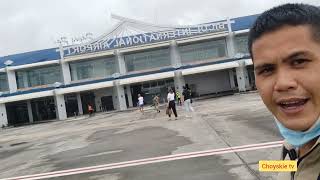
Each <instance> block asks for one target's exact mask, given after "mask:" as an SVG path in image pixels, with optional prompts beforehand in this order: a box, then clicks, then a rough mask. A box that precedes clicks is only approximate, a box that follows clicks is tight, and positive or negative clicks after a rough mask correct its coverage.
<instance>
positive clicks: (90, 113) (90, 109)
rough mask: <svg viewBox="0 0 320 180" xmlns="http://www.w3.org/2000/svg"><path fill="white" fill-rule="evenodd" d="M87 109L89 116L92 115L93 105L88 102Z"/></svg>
mask: <svg viewBox="0 0 320 180" xmlns="http://www.w3.org/2000/svg"><path fill="white" fill-rule="evenodd" d="M88 111H89V116H92V114H93V107H92V105H91V104H88Z"/></svg>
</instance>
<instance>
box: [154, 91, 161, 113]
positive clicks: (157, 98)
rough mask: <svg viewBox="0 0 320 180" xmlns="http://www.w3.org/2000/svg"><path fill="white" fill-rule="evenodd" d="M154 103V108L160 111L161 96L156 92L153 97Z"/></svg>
mask: <svg viewBox="0 0 320 180" xmlns="http://www.w3.org/2000/svg"><path fill="white" fill-rule="evenodd" d="M153 105H154V108H155V110H156V111H157V112H158V113H160V109H159V96H158V95H157V94H156V95H154V97H153Z"/></svg>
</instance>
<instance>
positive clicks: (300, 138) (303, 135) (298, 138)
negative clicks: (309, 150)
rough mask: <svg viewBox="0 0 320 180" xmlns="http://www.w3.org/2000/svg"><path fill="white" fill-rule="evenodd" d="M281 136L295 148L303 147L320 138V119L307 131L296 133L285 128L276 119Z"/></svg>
mask: <svg viewBox="0 0 320 180" xmlns="http://www.w3.org/2000/svg"><path fill="white" fill-rule="evenodd" d="M274 119H275V121H276V123H277V126H278V128H279V130H280V133H281V135H282V136H283V137H284V138H285V139H286V141H287V142H288V143H289V144H291V145H292V146H294V147H301V146H302V145H304V144H306V143H307V142H309V141H311V140H312V139H314V138H316V137H318V136H320V119H318V120H317V121H316V122H315V123H314V124H313V125H312V126H311V128H309V129H308V130H307V131H294V130H291V129H288V128H286V127H285V126H283V125H282V124H281V123H280V122H279V121H278V119H277V118H274Z"/></svg>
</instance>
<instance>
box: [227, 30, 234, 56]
mask: <svg viewBox="0 0 320 180" xmlns="http://www.w3.org/2000/svg"><path fill="white" fill-rule="evenodd" d="M226 40H227V50H228V57H229V58H233V57H235V55H236V50H235V44H234V34H233V32H229V34H228V36H227V38H226Z"/></svg>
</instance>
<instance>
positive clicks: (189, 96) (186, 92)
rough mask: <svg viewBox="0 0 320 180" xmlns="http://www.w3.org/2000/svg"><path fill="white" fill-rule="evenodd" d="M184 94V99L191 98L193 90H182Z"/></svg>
mask: <svg viewBox="0 0 320 180" xmlns="http://www.w3.org/2000/svg"><path fill="white" fill-rule="evenodd" d="M182 95H183V97H184V100H187V99H191V90H190V89H184V90H183V92H182Z"/></svg>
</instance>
